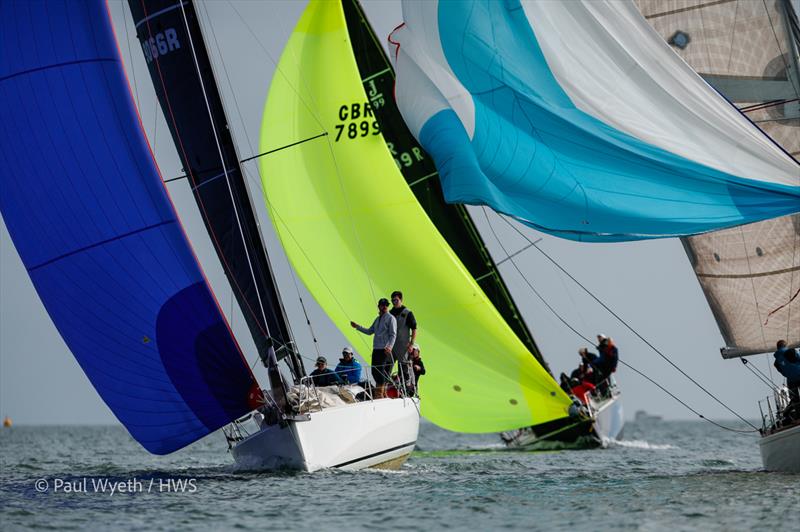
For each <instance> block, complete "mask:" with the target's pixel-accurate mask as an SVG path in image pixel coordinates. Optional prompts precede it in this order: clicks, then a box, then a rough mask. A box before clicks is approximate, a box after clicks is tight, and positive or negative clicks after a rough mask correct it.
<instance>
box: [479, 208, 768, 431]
mask: <svg viewBox="0 0 800 532" xmlns="http://www.w3.org/2000/svg"><path fill="white" fill-rule="evenodd" d="M482 208H483V209H484V214H485V215H486V219H487V222H488V223H489V228H490V229H491V230H492V233H493V234H494V235H495V238H497V234H496V233H495V232H494V229H493V228H492V225H491V222H490V221H489V217H488V214H487V212H486V207H482ZM500 219H501V220H503V221H505V222H506V223H507V224H508V225H509V226H510V227H511V228H512V229H514V230H515V231H516V232H517V233H519V234H520V236H522V237H523V238H524V239H525V240H527V241H528V242H529V243H531V242H532V241H531V239H530V238H528V236H527V235H525V234H524V233H522V232H521V231H520V230H519V229H518V228H517V227H515V226H513V225H512V224H511V223H510V222H509V221H508V220H507V219H506V218H505V217H504V216H500ZM501 247H503V246H502V244H501ZM531 247H533V248H535V249H536V250H537V251H539V252H540V253H541V254H542V255H544V256H545V257H546V258H547V259H548V260H549V261H550V262H551V263H552V264H553V265H555V266H556V267H557V268H558V269H559V270H561V271H562V272H563V273H564V274H565V275H567V277H569V278H570V279H571V280H572V281H573V282H574V283H576V284H577V285H578V286H579V287H581V289H582V290H583V291H584V292H586V293H587V294H588V295H589V296H590V297H591V298H592V299H594V300H595V301H596V302H597V303H599V304H600V305H601V306H602V307H603V308H604V309H605V310H606V311H608V312H609V313H610V314H611V315H612V316H614V317H615V318H616V319H617V320H618V321H619V322H620V323H622V324H623V325H624V326H625V327H626V328H627V329H628V330H630V331H631V332H632V333H633V334H635V335H636V336H637V337H638V338H639V339H640V340H642V341H643V342H644V343H645V344H646V345H647V346H649V347H650V348H651V349H653V350H654V351H655V352H656V353H657V354H658V355H660V356H661V357H662V358H663V359H664V360H665V361H667V363H669V364H670V365H671V366H673V367H674V368H675V369H677V370H678V371H679V372H680V373H681V374H683V375H684V376H685V377H686V378H687V379H689V380H690V381H691V382H692V383H694V384H695V385H696V386H697V387H698V388H700V389H701V390H703V391H704V392H705V393H706V394H707V395H709V396H710V397H711V398H712V399H714V400H715V401H716V402H717V403H719V404H720V405H722V406H723V407H724V408H725V409H726V410H728V411H729V412H731V413H732V414H733V415H735V416H736V417H737V418H739V419H740V420H741V421H743V422H744V423H746V424H748V425H750V426H751V427H752V428H753V429H754V431H757V430H758V429H757V428H756V427H755V425H753V424H752V423H750V422H749V421H747V420H746V419H745V418H743V417H742V416H740V415H739V414H738V413H737V412H736V411H734V410H732V409H731V408H730V407H729V406H727V405H726V404H725V403H723V402H722V401H721V400H720V399H718V398H717V397H716V396H714V395H713V394H712V393H711V392H709V391H708V390H707V389H706V388H704V387H703V386H702V385H701V384H700V383H698V382H697V381H696V380H694V379H693V378H692V377H690V376H689V375H688V374H687V373H686V372H685V371H683V370H682V369H681V368H680V367H678V366H677V365H676V364H675V363H674V362H672V361H671V360H670V359H669V358H667V357H666V356H665V355H664V354H663V353H661V351H659V350H658V349H657V348H656V347H655V346H654V345H653V344H651V343H650V342H648V341H647V340H646V339H645V338H644V337H642V336H641V335H640V334H639V333H638V332H637V331H636V330H634V329H633V328H632V327H631V326H630V325H628V324H627V322H625V321H624V320H623V319H622V318H621V317H619V316H618V315H617V314H616V313H615V312H614V311H613V310H611V309H610V308H609V307H608V306H607V305H605V304H604V303H603V302H602V301H601V300H600V299H598V298H597V297H596V296H595V295H594V294H593V293H592V292H591V291H589V290H588V289H587V288H586V287H585V286H584V285H583V284H581V283H580V281H578V280H577V279H576V278H575V277H574V276H573V275H572V274H570V273H569V272H568V271H567V270H565V269H564V268H563V267H562V266H561V265H560V264H558V263H557V262H556V261H555V260H554V259H553V258H552V257H550V255H548V254H547V253H546V252H544V251H543V250H542V249H541V248H539V247H538V245H536V244H534V245H533V246H531ZM503 251H504V252H505V248H504V247H503ZM511 263H512V264H514V267H515V268H516V269H517V271H518V272H520V274H521V271H520V270H519V267H518V266H517V265H516V263H515V262H514V260H513V259H512V260H511ZM523 279H524V280H525V282H526V284H528V286H529V287H531V289H532V290H533V291H534V293H535V294H536V295H537V297H538V298H539V299H540V300H541V301H542V302H543V303H544V304H545V306H546V307H547V308H548V309H549V310H550V311H551V312H552V313H553V314H554V315H555V316H556V317H557V318H558V319H559V321H561V323H563V324H564V325H566V326H567V327H568V328H569V329H570V330H571V331H572V332H574V333H575V334H577V335H578V336H579V337H581V338H583V339H584V340H586V341H588V342H589V344H590V345H592V343H593V342H592V341H591V340H590V339H588V338H586V337H585V336H584V335H583V334H581V333H580V332H578V331H577V330H576V329H575V328H574V327H573V326H572V325H570V324H569V323H568V322H567V321H566V320H565V319H564V318H563V317H561V316H560V315H559V314H558V313H557V312H556V311H555V309H553V307H552V306H551V305H550V304H549V303H547V302H546V301H545V300H544V298H543V297H542V296H541V295H540V294H539V293H538V292H537V291H536V290H535V289H533V287H532V286H531V283H530V282H529V281H528V280H527V278H526V277H525V276H523ZM620 363H622V364H624V365H625V366H626V367H629V368H631V369H632V370H633V371H634V372H636V373H638V374H639V375H641V376H642V377H644V378H646V379H647V380H648V381H650V382H652V383H653V384H655V385H656V386H658V387H659V388H660V389H661V390H663V391H664V392H666V393H667V394H669V395H670V396H671V397H673V398H674V399H675V400H677V401H678V402H680V403H681V404H682V405H684V406H685V407H686V408H687V409H689V410H690V411H691V412H693V413H694V414H697V415H698V416H699V417H700V418H701V419H705V420H707V421H709V422H710V423H712V424H713V425H716V426H718V427H720V428H724V429H726V430H730V431H732V432H741V431H740V430H738V429H732V428H730V427H725V426H723V425H720V424H719V423H716V422H714V421H712V420H710V419H708V418H706V417H705V416H703V415H702V414H700V413H699V412H697V411H696V410H694V409H693V408H691V407H690V406H689V405H687V404H686V403H685V402H683V401H681V400H680V399H678V398H677V397H676V396H675V395H674V394H672V393H671V392H669V391H668V390H667V389H666V388H664V387H663V386H661V385H660V384H658V383H657V382H656V381H655V380H653V379H651V378H650V377H648V376H646V375H645V374H644V373H643V372H641V371H639V370H637V369H636V368H634V367H633V366H631V365H630V364H628V363H627V362H623V361H622V360H620ZM746 432H753V431H746Z"/></svg>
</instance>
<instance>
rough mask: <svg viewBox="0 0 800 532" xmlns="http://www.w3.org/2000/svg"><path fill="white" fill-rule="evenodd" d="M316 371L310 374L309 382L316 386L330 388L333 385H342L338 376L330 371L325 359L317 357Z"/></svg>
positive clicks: (342, 382)
mask: <svg viewBox="0 0 800 532" xmlns="http://www.w3.org/2000/svg"><path fill="white" fill-rule="evenodd" d="M316 366H317V369H315V370H314V371H312V372H311V380H312V381H314V384H315V385H317V386H332V385H334V384H344V381H343V380H342V378H341V377H339V375H337V374H336V373H334V372H333V371H331V370H330V369H329V368H328V367H327V366H328V361H327V360H326V359H325V357H317V364H316Z"/></svg>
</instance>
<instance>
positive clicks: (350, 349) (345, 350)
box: [342, 345, 353, 355]
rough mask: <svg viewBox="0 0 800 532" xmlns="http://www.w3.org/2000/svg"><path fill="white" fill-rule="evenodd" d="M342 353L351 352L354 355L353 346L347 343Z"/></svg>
mask: <svg viewBox="0 0 800 532" xmlns="http://www.w3.org/2000/svg"><path fill="white" fill-rule="evenodd" d="M342 353H350V354H351V355H352V354H353V348H352V347H350V346H349V345H347V346H345V348H344V349H342Z"/></svg>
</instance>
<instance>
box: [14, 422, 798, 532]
mask: <svg viewBox="0 0 800 532" xmlns="http://www.w3.org/2000/svg"><path fill="white" fill-rule="evenodd" d="M731 425H732V426H734V427H736V428H739V429H745V428H747V427H746V426H742V425H736V424H734V423H731ZM798 523H800V475H789V474H779V473H767V472H764V471H763V470H762V468H761V460H760V457H759V451H758V437H757V435H753V434H749V435H743V434H736V433H732V432H726V431H722V430H720V429H717V428H714V427H713V426H711V425H709V424H707V423H704V422H702V421H696V422H694V421H692V422H679V421H666V422H660V421H647V422H641V423H632V422H631V423H628V425H627V426H626V428H625V439H623V440H622V441H619V442H612V443H611V444H610V445H609V446H608V448H605V449H597V450H583V451H577V450H561V451H546V452H541V451H540V452H522V451H509V450H506V449H504V447H503V446H502V445H501V444H500V440H499V438H498V437H497V436H496V435H469V434H455V433H451V432H447V431H444V430H442V429H439V428H437V427H435V426H434V425H432V424H430V423H427V422H425V421H423V423H422V425H421V427H420V437H419V442H418V446H417V451H416V452H414V454H413V455H412V457H411V459H410V460H409V461H408V462H407V463H406V464H405V465H404V466H403V468H402V469H401V470H400V471H395V472H381V471H375V470H365V471H356V472H345V471H322V472H318V473H313V474H308V473H296V472H279V473H252V472H241V471H237V470H236V468H235V467H234V466H233V465H232V459H231V456H230V455H229V453H228V452H227V446H226V444H225V440H224V437H223V436H222V434H214V435H211V436H209V437H207V438H205V439H204V440H202V441H200V442H198V443H196V444H194V445H192V446H190V447H188V448H186V449H184V450H182V451H179V452H177V453H174V454H172V455H169V456H153V455H150V454H148V453H147V452H146V451H144V450H143V449H142V448H141V447H140V446H139V445H138V444H136V443H135V442H134V441H133V440H132V439H131V438H130V436H128V434H127V433H126V432H125V430H124V429H123V428H121V427H119V426H112V427H98V426H92V427H80V426H68V427H57V426H49V427H26V426H15V427H12V428H6V429H2V430H0V529H2V530H4V531H5V530H14V529H23V528H40V529H58V530H66V529H91V530H104V529H119V530H134V529H141V530H162V529H163V530H175V529H189V528H202V529H205V530H217V529H245V530H246V529H252V530H332V529H338V530H366V529H372V530H374V529H387V530H393V529H407V530H408V529H421V530H440V529H455V530H459V529H469V530H494V529H544V530H555V529H562V530H571V531H576V530H585V529H610V528H614V529H636V530H670V531H675V530H747V529H755V528H758V529H761V530H770V529H772V530H778V529H781V530H791V529H794V530H798V529H800V525H799V524H798Z"/></svg>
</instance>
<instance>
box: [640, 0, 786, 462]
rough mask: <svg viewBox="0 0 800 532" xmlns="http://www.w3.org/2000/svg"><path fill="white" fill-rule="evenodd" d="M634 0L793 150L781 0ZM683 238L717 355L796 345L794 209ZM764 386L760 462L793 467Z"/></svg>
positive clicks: (780, 403)
mask: <svg viewBox="0 0 800 532" xmlns="http://www.w3.org/2000/svg"><path fill="white" fill-rule="evenodd" d="M637 3H638V6H639V9H640V10H641V12H642V14H643V15H644V17H645V19H646V20H647V21H648V22H649V23H650V24H651V25H652V26H653V28H654V29H655V30H656V31H658V33H659V34H660V35H661V36H662V38H663V39H664V40H665V41H667V42H668V43H669V44H670V45H671V46H672V48H673V49H674V50H675V52H676V53H678V54H679V55H680V56H681V57H682V58H683V59H684V60H685V61H686V62H687V63H688V64H689V65H690V66H691V67H692V68H693V69H694V70H696V71H697V73H698V74H700V76H702V77H703V79H705V80H706V81H707V82H708V83H709V84H710V85H711V86H713V87H714V88H715V89H717V90H718V91H719V92H720V93H721V94H722V95H723V96H725V97H726V98H728V100H730V101H731V103H733V104H734V105H736V107H737V108H738V109H739V110H740V111H742V112H743V113H744V114H745V115H746V116H747V117H748V118H749V119H750V120H751V121H753V122H754V123H755V124H756V125H758V127H759V128H760V129H761V130H762V131H763V132H764V133H765V134H767V135H769V137H770V138H771V139H772V140H774V141H775V142H776V143H777V144H778V145H779V146H781V147H782V148H783V149H784V150H786V152H787V153H788V154H789V155H791V156H792V157H794V158H795V159H798V158H800V66H798V61H799V57H800V56H799V55H798V49H800V27H798V18H797V12H796V11H795V9H794V7H793V6H792V3H791V2H790V1H789V0H781V1H779V2H771V3H753V2H729V3H727V4H725V5H718V6H711V5H708V4H704V3H702V2H690V3H687V5H686V6H684V7H683V9H681V10H680V11H675V10H674V9H672V8H671V7H670V6H667V5H666V4H665V3H664V2H660V1H650V2H647V1H643V0H638V2H637ZM701 20H702V23H700V22H699V21H701ZM683 244H684V247H685V249H686V253H687V255H688V257H689V259H690V262H691V264H692V267H693V268H694V271H695V274H696V275H697V279H698V281H699V283H700V286H701V288H702V289H703V292H704V293H705V296H706V299H707V301H708V304H709V306H710V308H711V310H712V312H713V314H714V317H715V319H716V321H717V324H718V326H719V329H720V333H721V334H722V338H723V340H724V341H725V344H724V347H722V348H721V349H720V352H721V354H722V356H723V357H724V358H726V359H733V358H738V357H749V356H755V355H758V354H761V353H771V352H772V351H774V350H775V349H776V343H777V341H778V340H785V341H786V342H787V344H788V346H789V348H796V347H798V346H800V296H799V294H800V215H798V214H794V215H790V216H785V217H782V218H777V219H774V220H768V221H764V222H758V223H755V224H750V225H745V226H741V227H736V228H733V229H726V230H722V231H715V232H712V233H708V234H704V235H698V236H692V237H687V238H684V239H683ZM766 358H767V359H766V362H767V372H768V373H770V374H772V359H771V357H766ZM742 361H743V362H745V363H747V361H746V360H744V359H742ZM762 373H763V372H762ZM769 382H770V384H771V379H770V381H769ZM771 386H773V388H774V391H773V394H772V395H771V396H770V397H768V398H766V399H765V400H763V401H761V404H760V406H761V413H762V427H761V434H762V438H761V440H760V442H759V444H760V445H759V448H760V451H761V457H762V462H763V464H764V468H765V469H767V470H770V471H794V472H800V418H798V417H797V416H792V415H791V413H790V411H789V410H788V409H787V407H788V403H789V402H788V397H787V395H786V392H785V389H783V388H781V387H780V386H775V385H772V384H771Z"/></svg>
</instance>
